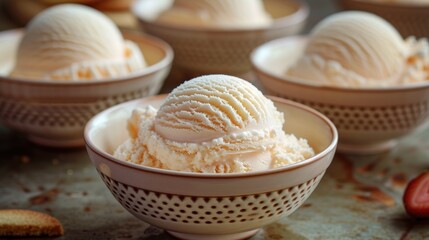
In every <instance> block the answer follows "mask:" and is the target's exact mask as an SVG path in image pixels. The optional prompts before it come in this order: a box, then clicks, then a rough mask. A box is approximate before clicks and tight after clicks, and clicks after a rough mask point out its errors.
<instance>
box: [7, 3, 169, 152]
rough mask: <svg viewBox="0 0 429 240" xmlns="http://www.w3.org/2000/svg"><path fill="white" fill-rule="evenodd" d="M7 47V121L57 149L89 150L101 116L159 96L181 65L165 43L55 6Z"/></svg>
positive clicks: (10, 37)
mask: <svg viewBox="0 0 429 240" xmlns="http://www.w3.org/2000/svg"><path fill="white" fill-rule="evenodd" d="M0 42H1V44H0V46H1V47H0V52H1V53H2V54H0V58H1V59H0V62H1V63H2V64H1V68H0V106H1V107H0V122H1V123H2V124H4V125H5V126H7V127H10V128H12V129H15V130H17V131H20V132H23V133H24V134H26V135H27V136H28V138H29V139H30V140H31V141H33V142H36V143H39V144H42V145H46V146H53V147H55V146H56V147H73V146H83V145H84V142H83V129H84V126H85V124H86V122H87V121H88V120H89V119H90V118H91V117H92V116H93V115H94V114H96V113H98V112H100V111H101V110H103V109H105V108H108V107H110V106H113V105H115V104H118V103H120V102H124V101H128V100H132V99H136V98H141V97H144V96H150V95H154V94H157V93H158V92H159V90H160V88H161V86H162V84H163V81H164V79H165V78H166V76H167V75H168V73H169V70H170V67H171V63H172V60H173V51H172V49H171V48H170V47H169V45H168V44H167V43H165V42H164V41H162V40H160V39H158V38H155V37H151V36H147V35H142V34H139V33H135V32H123V34H122V33H121V32H120V31H119V30H118V29H117V27H116V26H115V25H114V24H113V23H112V22H111V21H110V20H108V19H107V18H106V17H105V16H103V15H102V14H100V13H98V12H96V11H95V10H91V9H90V8H88V7H83V6H77V5H60V6H56V7H52V8H50V9H48V10H46V11H45V12H42V13H41V14H40V15H38V16H37V17H36V18H35V19H33V21H32V22H31V23H30V25H29V26H28V27H27V28H26V29H18V30H12V31H6V32H2V33H0Z"/></svg>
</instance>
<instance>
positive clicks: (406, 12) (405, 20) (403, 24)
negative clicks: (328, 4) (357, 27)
mask: <svg viewBox="0 0 429 240" xmlns="http://www.w3.org/2000/svg"><path fill="white" fill-rule="evenodd" d="M337 1H338V3H339V5H340V6H341V8H343V9H345V10H359V11H365V12H371V13H374V14H376V15H379V16H380V17H382V18H384V19H386V20H387V21H389V22H390V23H391V24H392V25H393V26H395V28H396V29H397V30H398V31H399V32H400V33H401V35H402V36H403V37H408V36H416V37H429V27H428V25H429V17H428V16H429V4H428V2H426V3H422V4H416V3H412V2H411V1H396V2H395V1H384V2H382V1H379V2H377V1H371V0H366V1H364V0H337Z"/></svg>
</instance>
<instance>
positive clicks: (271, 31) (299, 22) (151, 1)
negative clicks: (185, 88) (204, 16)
mask: <svg viewBox="0 0 429 240" xmlns="http://www.w3.org/2000/svg"><path fill="white" fill-rule="evenodd" d="M166 1H169V0H139V1H137V3H136V4H135V5H134V7H133V12H134V14H135V15H136V16H137V18H138V19H139V21H140V23H141V25H142V27H143V29H144V30H145V31H147V32H148V33H150V34H152V35H154V36H158V37H160V38H162V39H164V40H165V41H167V42H168V43H170V44H171V46H172V47H173V49H174V52H175V54H176V59H175V65H177V66H178V67H179V68H180V69H181V70H182V71H183V72H185V74H186V75H188V76H197V75H204V74H209V73H222V74H230V75H240V74H243V73H246V72H247V71H249V70H250V68H251V65H250V62H249V56H250V53H251V51H252V50H253V49H254V48H255V47H257V46H259V45H260V44H262V43H263V42H266V41H269V40H272V39H275V38H279V37H283V36H287V35H292V34H296V33H298V32H300V31H301V29H302V28H303V27H304V25H305V21H306V19H307V17H308V14H309V9H308V7H307V5H306V4H305V3H304V2H303V1H299V0H297V1H294V0H265V1H264V3H265V6H266V10H267V11H268V12H269V13H270V14H271V15H272V16H274V17H275V20H274V22H273V24H272V25H270V26H268V27H262V28H255V29H243V30H236V29H235V30H228V29H202V28H192V27H186V26H183V27H180V26H177V25H167V24H162V23H158V22H156V21H155V20H154V19H156V16H157V15H158V14H159V13H160V12H162V11H163V10H164V9H163V3H165V2H166Z"/></svg>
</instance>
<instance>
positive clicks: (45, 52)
mask: <svg viewBox="0 0 429 240" xmlns="http://www.w3.org/2000/svg"><path fill="white" fill-rule="evenodd" d="M145 66H146V63H145V60H144V58H143V55H142V53H141V51H140V49H139V47H138V46H137V45H136V44H135V43H133V42H131V41H128V40H124V39H123V37H122V35H121V33H120V31H119V30H118V28H117V27H116V25H115V24H114V23H113V22H112V21H111V20H110V19H109V18H107V17H106V16H104V15H103V14H102V13H100V12H98V11H96V10H94V9H92V8H89V7H85V6H81V5H75V4H62V5H58V6H55V7H51V8H49V9H47V10H45V11H43V12H42V13H40V14H39V15H37V16H36V17H35V18H34V19H33V20H32V21H31V22H30V24H29V25H28V27H27V28H26V30H25V35H24V37H23V39H22V40H21V43H20V45H19V48H18V53H17V59H16V66H15V68H14V69H13V71H12V72H11V74H10V75H11V76H13V77H19V78H26V79H45V80H72V81H75V80H97V79H103V78H112V77H119V76H124V75H127V74H129V73H131V72H134V71H137V70H141V69H143V68H144V67H145Z"/></svg>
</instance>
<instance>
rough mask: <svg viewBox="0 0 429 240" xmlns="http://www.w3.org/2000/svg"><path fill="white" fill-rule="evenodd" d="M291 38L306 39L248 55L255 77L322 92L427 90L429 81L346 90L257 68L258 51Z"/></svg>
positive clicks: (259, 47) (285, 38)
mask: <svg viewBox="0 0 429 240" xmlns="http://www.w3.org/2000/svg"><path fill="white" fill-rule="evenodd" d="M293 38H306V36H303V35H298V36H289V37H283V38H278V39H275V40H272V41H269V42H266V43H264V44H262V45H260V46H258V47H257V48H255V49H254V50H253V51H252V53H251V54H250V62H251V64H252V68H253V70H254V71H255V72H256V73H257V75H258V74H261V75H265V76H267V77H269V78H271V79H273V80H274V81H277V82H281V83H287V84H292V85H296V86H300V87H303V88H312V89H317V90H322V91H337V92H352V93H390V92H404V91H415V90H422V89H427V88H429V81H425V82H422V83H418V84H410V85H404V86H389V87H383V88H348V87H341V86H337V87H336V86H327V85H317V84H316V83H315V84H311V82H310V81H308V80H301V79H299V78H296V77H288V78H286V77H284V76H279V75H276V74H273V73H270V72H268V71H265V70H263V69H261V68H259V67H258V65H257V64H256V62H255V58H256V55H257V54H258V53H259V51H261V49H263V48H264V47H266V46H268V45H270V44H273V43H277V42H282V41H285V40H287V39H293ZM261 82H263V81H261ZM262 85H264V84H262Z"/></svg>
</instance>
